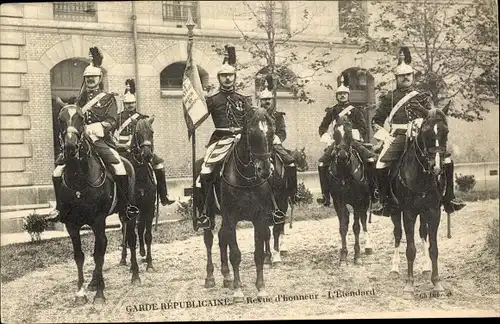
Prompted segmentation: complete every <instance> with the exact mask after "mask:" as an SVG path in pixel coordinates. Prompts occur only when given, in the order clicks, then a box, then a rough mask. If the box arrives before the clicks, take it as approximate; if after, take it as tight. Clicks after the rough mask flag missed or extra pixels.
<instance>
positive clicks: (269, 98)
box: [259, 75, 297, 201]
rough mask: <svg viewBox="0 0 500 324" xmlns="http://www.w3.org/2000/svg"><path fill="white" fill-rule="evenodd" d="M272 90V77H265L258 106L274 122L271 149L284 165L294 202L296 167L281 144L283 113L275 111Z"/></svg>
mask: <svg viewBox="0 0 500 324" xmlns="http://www.w3.org/2000/svg"><path fill="white" fill-rule="evenodd" d="M273 89H274V80H273V77H272V75H267V76H266V87H265V88H264V90H263V91H261V92H260V93H259V100H260V106H261V107H262V108H265V109H266V110H267V112H268V113H269V115H271V117H272V118H273V120H274V127H275V135H274V141H273V147H274V150H275V152H276V155H277V158H279V159H280V160H281V162H282V163H283V165H284V172H283V173H284V176H283V177H284V178H285V179H286V182H287V188H286V190H287V192H289V193H290V197H291V198H292V200H293V201H295V195H296V193H297V167H296V166H295V159H294V158H293V157H292V156H291V155H290V154H289V153H288V151H287V150H286V149H285V148H284V147H283V144H282V143H283V142H284V141H285V139H286V124H285V113H284V112H281V111H277V110H276V98H275V96H274V93H273ZM275 163H277V161H275Z"/></svg>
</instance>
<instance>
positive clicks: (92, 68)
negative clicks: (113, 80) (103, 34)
mask: <svg viewBox="0 0 500 324" xmlns="http://www.w3.org/2000/svg"><path fill="white" fill-rule="evenodd" d="M89 56H90V61H91V62H90V65H89V66H87V67H86V68H85V70H84V71H83V76H84V77H86V76H100V77H101V80H100V81H99V82H101V81H102V77H103V73H102V69H101V64H102V59H103V56H102V54H101V51H99V48H97V47H91V48H90V49H89Z"/></svg>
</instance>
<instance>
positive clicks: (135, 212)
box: [125, 205, 139, 221]
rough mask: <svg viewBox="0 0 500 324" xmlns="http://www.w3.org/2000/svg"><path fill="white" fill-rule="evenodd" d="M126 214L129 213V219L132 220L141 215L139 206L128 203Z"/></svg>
mask: <svg viewBox="0 0 500 324" xmlns="http://www.w3.org/2000/svg"><path fill="white" fill-rule="evenodd" d="M125 214H126V215H127V220H129V221H130V220H132V219H134V218H137V217H139V208H137V207H136V206H133V205H128V206H127V209H126V212H125Z"/></svg>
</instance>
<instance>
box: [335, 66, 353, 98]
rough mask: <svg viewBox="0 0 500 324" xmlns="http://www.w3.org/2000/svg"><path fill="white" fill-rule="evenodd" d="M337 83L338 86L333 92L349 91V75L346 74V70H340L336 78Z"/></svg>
mask: <svg viewBox="0 0 500 324" xmlns="http://www.w3.org/2000/svg"><path fill="white" fill-rule="evenodd" d="M337 84H338V88H337V91H335V94H337V93H339V92H347V93H350V90H349V75H348V74H347V72H345V71H344V72H342V74H340V76H339V78H338V79H337Z"/></svg>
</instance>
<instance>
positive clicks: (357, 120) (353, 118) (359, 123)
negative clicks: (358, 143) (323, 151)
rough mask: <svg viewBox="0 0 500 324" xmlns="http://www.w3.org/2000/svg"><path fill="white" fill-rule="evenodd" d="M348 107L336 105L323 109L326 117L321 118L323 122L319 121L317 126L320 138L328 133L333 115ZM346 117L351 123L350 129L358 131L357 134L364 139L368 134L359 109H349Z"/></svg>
mask: <svg viewBox="0 0 500 324" xmlns="http://www.w3.org/2000/svg"><path fill="white" fill-rule="evenodd" d="M349 105H351V104H350V103H346V104H340V103H338V104H336V105H334V106H333V107H328V108H326V109H325V112H326V115H325V117H323V120H322V121H321V124H320V126H319V136H322V135H323V134H324V133H326V132H327V131H328V128H329V126H330V124H331V123H332V122H333V121H334V120H335V117H334V113H337V114H340V112H342V110H344V109H345V108H346V107H348V106H349ZM347 116H348V119H349V120H350V122H351V123H352V127H353V128H355V129H357V130H358V131H359V134H360V136H361V138H362V139H363V138H365V136H366V134H367V133H368V129H367V126H366V119H365V116H364V115H363V112H362V111H361V110H360V109H359V108H357V107H354V108H353V109H351V111H350V112H349V114H348V115H347Z"/></svg>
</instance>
